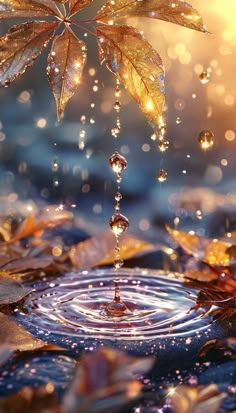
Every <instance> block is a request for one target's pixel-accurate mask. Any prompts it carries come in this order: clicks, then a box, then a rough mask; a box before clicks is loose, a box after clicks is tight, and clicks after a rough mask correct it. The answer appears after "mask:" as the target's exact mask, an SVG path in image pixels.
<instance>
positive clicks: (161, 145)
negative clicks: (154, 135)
mask: <svg viewBox="0 0 236 413" xmlns="http://www.w3.org/2000/svg"><path fill="white" fill-rule="evenodd" d="M169 145H170V142H169V141H168V140H167V139H160V140H159V142H158V145H157V146H158V149H159V151H160V152H166V151H167V149H168V148H169Z"/></svg>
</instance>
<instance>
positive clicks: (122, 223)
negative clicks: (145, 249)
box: [110, 213, 129, 236]
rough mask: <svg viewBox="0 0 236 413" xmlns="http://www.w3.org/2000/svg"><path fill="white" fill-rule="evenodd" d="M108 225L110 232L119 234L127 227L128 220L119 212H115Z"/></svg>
mask: <svg viewBox="0 0 236 413" xmlns="http://www.w3.org/2000/svg"><path fill="white" fill-rule="evenodd" d="M110 227H111V230H112V232H113V233H114V234H115V235H116V236H119V235H121V234H123V233H124V232H125V231H127V229H128V228H129V220H128V218H126V217H125V216H124V215H122V214H120V213H115V214H114V215H112V217H111V219H110Z"/></svg>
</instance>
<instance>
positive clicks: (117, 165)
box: [109, 151, 128, 174]
mask: <svg viewBox="0 0 236 413" xmlns="http://www.w3.org/2000/svg"><path fill="white" fill-rule="evenodd" d="M109 163H110V166H111V168H112V170H113V171H114V172H115V173H116V174H120V173H121V172H123V171H124V170H125V168H126V167H127V165H128V162H127V161H126V159H125V158H124V156H122V155H120V154H119V152H118V151H115V152H114V153H113V154H112V155H111V157H110V159H109Z"/></svg>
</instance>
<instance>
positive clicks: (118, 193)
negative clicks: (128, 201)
mask: <svg viewBox="0 0 236 413" xmlns="http://www.w3.org/2000/svg"><path fill="white" fill-rule="evenodd" d="M121 199H122V194H121V193H120V192H117V193H116V194H115V200H116V201H117V202H119V201H121Z"/></svg>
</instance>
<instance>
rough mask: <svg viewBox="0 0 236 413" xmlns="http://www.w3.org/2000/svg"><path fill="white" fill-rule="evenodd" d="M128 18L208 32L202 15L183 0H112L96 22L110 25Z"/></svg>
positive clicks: (103, 8)
mask: <svg viewBox="0 0 236 413" xmlns="http://www.w3.org/2000/svg"><path fill="white" fill-rule="evenodd" d="M173 5H174V6H173ZM128 17H150V18H152V19H159V20H165V21H167V22H171V23H175V24H178V25H180V26H184V27H187V28H189V29H193V30H199V31H202V32H206V27H205V25H204V24H203V20H202V17H201V15H200V14H199V13H198V11H197V10H196V9H194V8H193V7H192V5H191V4H189V3H187V2H186V1H184V2H183V1H182V0H175V2H174V3H173V0H144V1H133V0H116V1H112V0H111V1H107V3H105V5H104V6H103V7H102V8H101V10H100V11H98V13H97V15H96V20H99V21H100V22H102V23H110V22H111V21H112V20H118V19H123V18H128Z"/></svg>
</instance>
